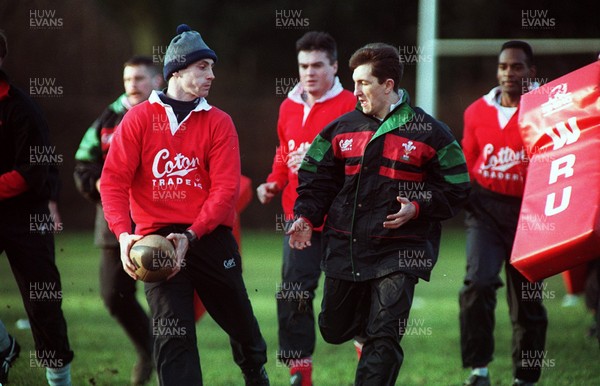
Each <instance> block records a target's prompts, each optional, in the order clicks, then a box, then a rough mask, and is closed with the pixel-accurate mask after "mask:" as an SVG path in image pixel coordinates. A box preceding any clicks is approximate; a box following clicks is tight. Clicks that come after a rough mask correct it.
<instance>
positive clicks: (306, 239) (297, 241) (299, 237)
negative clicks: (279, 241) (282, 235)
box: [287, 217, 312, 250]
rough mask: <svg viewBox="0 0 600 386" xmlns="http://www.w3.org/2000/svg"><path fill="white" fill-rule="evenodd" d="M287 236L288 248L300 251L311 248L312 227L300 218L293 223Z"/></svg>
mask: <svg viewBox="0 0 600 386" xmlns="http://www.w3.org/2000/svg"><path fill="white" fill-rule="evenodd" d="M287 234H288V235H289V236H290V241H289V245H290V248H292V249H300V250H302V249H304V248H307V247H310V246H311V243H310V239H311V237H312V225H310V224H309V223H308V222H307V221H306V220H304V219H303V218H302V217H300V218H299V219H297V220H296V221H294V223H293V224H292V226H291V227H290V230H289V231H288V232H287Z"/></svg>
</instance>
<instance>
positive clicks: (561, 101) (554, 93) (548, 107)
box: [542, 83, 573, 117]
mask: <svg viewBox="0 0 600 386" xmlns="http://www.w3.org/2000/svg"><path fill="white" fill-rule="evenodd" d="M571 105H573V95H572V94H571V93H570V92H567V84H566V83H561V84H559V85H558V86H555V87H554V88H553V89H552V90H550V93H549V94H548V102H546V103H542V115H543V116H544V117H547V116H549V115H552V114H554V113H556V112H557V111H560V110H563V109H566V108H567V107H570V106H571Z"/></svg>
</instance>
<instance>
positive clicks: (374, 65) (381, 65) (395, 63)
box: [349, 43, 404, 92]
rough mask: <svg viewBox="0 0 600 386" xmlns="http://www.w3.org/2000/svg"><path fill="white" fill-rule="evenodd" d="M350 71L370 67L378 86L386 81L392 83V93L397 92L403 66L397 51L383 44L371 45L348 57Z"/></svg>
mask: <svg viewBox="0 0 600 386" xmlns="http://www.w3.org/2000/svg"><path fill="white" fill-rule="evenodd" d="M349 64H350V70H352V71H354V70H355V69H356V67H358V66H362V65H363V64H370V65H371V72H372V73H373V76H374V77H376V78H377V80H378V81H379V83H380V84H382V83H383V82H385V80H386V79H392V80H393V81H394V91H396V92H397V91H398V88H399V86H400V80H401V79H402V74H403V73H404V64H403V63H402V61H401V60H400V54H399V53H398V50H397V49H396V48H395V47H393V46H391V45H389V44H385V43H371V44H367V45H366V46H364V47H362V48H359V49H358V50H356V52H355V53H354V54H352V56H351V57H350V62H349Z"/></svg>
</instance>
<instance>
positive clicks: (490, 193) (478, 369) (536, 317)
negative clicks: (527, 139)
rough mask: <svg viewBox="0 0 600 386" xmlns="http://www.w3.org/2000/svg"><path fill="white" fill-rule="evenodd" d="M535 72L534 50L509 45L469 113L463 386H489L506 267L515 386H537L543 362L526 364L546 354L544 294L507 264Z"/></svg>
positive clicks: (462, 295)
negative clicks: (527, 96) (526, 103)
mask: <svg viewBox="0 0 600 386" xmlns="http://www.w3.org/2000/svg"><path fill="white" fill-rule="evenodd" d="M535 73H536V69H535V66H534V65H533V53H532V50H531V47H530V46H529V44H527V43H525V42H521V41H510V42H506V43H505V44H504V45H503V46H502V48H501V50H500V55H499V58H498V70H497V77H498V83H499V86H497V87H495V88H494V89H492V90H491V91H490V92H489V93H488V94H487V95H485V96H483V97H482V98H480V99H478V100H477V101H475V102H474V103H473V104H472V105H470V106H469V107H468V108H467V110H466V111H465V114H464V133H463V140H462V145H463V151H464V153H465V158H466V160H467V166H468V168H469V174H470V177H471V180H472V185H473V190H472V191H471V195H470V197H469V202H468V204H467V206H466V212H467V217H466V224H467V273H466V276H465V279H464V286H463V287H462V289H461V290H460V331H461V352H462V361H463V366H464V367H471V368H472V373H471V375H470V376H469V378H468V379H467V380H466V381H465V383H464V384H465V385H472V386H487V385H490V384H491V382H490V377H489V373H488V369H487V365H488V363H490V362H491V361H492V358H493V353H494V336H493V332H494V311H495V308H496V291H497V289H498V288H499V287H501V286H502V285H503V283H502V280H501V279H500V270H501V269H502V265H504V266H505V271H506V283H507V296H508V305H509V310H510V319H511V323H512V325H513V377H514V381H513V385H532V384H534V383H535V382H537V381H538V379H539V378H540V375H541V366H540V365H539V364H540V362H541V361H539V360H538V361H535V360H533V361H527V360H526V359H528V358H534V359H535V358H536V357H537V356H539V355H540V354H541V353H542V352H543V350H544V347H545V340H546V327H547V324H548V319H547V316H546V310H545V308H544V306H543V305H542V302H541V296H539V297H538V296H535V295H536V294H535V292H539V291H541V290H540V287H539V286H532V285H529V281H528V280H527V279H526V278H525V277H524V276H523V275H521V273H520V272H518V271H517V270H516V268H514V267H513V266H512V265H510V264H509V258H510V254H511V250H512V245H513V241H514V237H515V232H516V230H517V220H518V218H519V210H520V207H521V200H522V196H523V189H524V179H525V173H526V168H527V162H528V159H527V156H526V152H525V148H524V146H523V142H522V140H521V136H520V134H519V128H518V120H517V118H518V109H519V101H520V99H521V94H522V93H523V91H524V88H525V89H527V87H528V86H531V85H530V83H531V82H530V81H531V79H532V78H534V77H535ZM523 294H527V295H528V296H527V297H525V296H523ZM529 295H531V296H529Z"/></svg>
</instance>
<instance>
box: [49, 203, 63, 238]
mask: <svg viewBox="0 0 600 386" xmlns="http://www.w3.org/2000/svg"><path fill="white" fill-rule="evenodd" d="M48 210H49V211H50V218H51V219H52V221H53V222H54V230H55V231H56V230H62V229H63V226H62V218H61V217H60V212H59V211H58V203H57V202H56V201H53V200H50V201H48Z"/></svg>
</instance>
